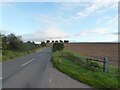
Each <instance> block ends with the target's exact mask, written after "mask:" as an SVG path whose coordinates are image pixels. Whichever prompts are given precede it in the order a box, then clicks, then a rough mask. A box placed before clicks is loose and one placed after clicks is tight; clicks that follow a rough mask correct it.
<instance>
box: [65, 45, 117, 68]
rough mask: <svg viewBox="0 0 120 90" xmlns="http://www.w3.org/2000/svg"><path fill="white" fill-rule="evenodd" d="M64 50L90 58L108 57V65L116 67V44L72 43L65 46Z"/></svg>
mask: <svg viewBox="0 0 120 90" xmlns="http://www.w3.org/2000/svg"><path fill="white" fill-rule="evenodd" d="M65 48H66V49H69V50H72V51H73V52H77V53H79V54H81V55H84V56H88V57H91V58H97V59H103V58H104V57H108V59H109V63H110V64H112V65H115V66H118V44H117V43H72V44H66V45H65Z"/></svg>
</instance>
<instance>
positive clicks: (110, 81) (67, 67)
mask: <svg viewBox="0 0 120 90" xmlns="http://www.w3.org/2000/svg"><path fill="white" fill-rule="evenodd" d="M71 55H72V59H74V60H75V59H77V60H78V57H77V56H78V55H77V56H76V54H75V53H72V52H70V51H66V50H64V51H60V52H54V53H53V54H52V62H53V65H54V67H56V68H57V69H58V70H59V71H61V72H63V73H66V74H67V75H69V76H70V77H72V78H74V79H76V80H78V81H80V82H83V83H86V84H88V85H90V86H92V87H94V88H118V72H117V68H113V67H110V68H109V70H110V69H111V70H112V71H111V72H107V73H106V74H104V73H103V72H102V71H99V70H92V69H89V68H85V66H84V65H81V64H78V63H77V62H74V61H72V60H70V59H69V58H66V57H65V56H70V57H71ZM81 58H82V57H80V56H79V60H81V61H82V62H85V61H84V59H83V58H82V59H81ZM81 61H80V62H81Z"/></svg>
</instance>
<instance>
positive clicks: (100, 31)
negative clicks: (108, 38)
mask: <svg viewBox="0 0 120 90" xmlns="http://www.w3.org/2000/svg"><path fill="white" fill-rule="evenodd" d="M107 33H108V32H107V30H106V29H104V28H97V29H93V30H83V31H81V32H80V33H78V34H75V36H81V35H82V36H85V35H90V34H107Z"/></svg>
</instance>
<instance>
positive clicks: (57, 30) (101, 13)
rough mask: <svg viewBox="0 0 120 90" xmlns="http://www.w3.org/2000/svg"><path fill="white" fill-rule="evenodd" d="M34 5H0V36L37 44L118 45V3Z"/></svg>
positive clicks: (115, 0) (9, 3)
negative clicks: (54, 42) (94, 43)
mask: <svg viewBox="0 0 120 90" xmlns="http://www.w3.org/2000/svg"><path fill="white" fill-rule="evenodd" d="M5 1H6V0H5ZM18 1H19V0H18ZM35 1H36V0H35ZM35 1H34V2H30V1H29V0H28V1H26V2H15V1H14V0H13V1H11V0H8V1H6V2H1V3H0V19H1V20H0V32H1V33H3V34H6V35H7V34H9V33H14V34H16V35H20V36H22V40H23V41H28V40H30V41H35V42H36V43H39V42H41V41H44V40H48V39H49V40H69V41H70V42H118V36H119V35H120V33H119V32H118V0H104V1H102V2H101V0H93V1H92V2H88V1H86V2H82V1H78V0H75V1H74V2H73V1H72V0H71V2H68V1H67V2H59V1H58V2H57V0H56V1H54V0H53V2H47V1H46V2H39V1H36V2H35Z"/></svg>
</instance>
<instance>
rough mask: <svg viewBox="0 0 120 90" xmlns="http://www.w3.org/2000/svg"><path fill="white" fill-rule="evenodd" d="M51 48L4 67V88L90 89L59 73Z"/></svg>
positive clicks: (5, 63)
mask: <svg viewBox="0 0 120 90" xmlns="http://www.w3.org/2000/svg"><path fill="white" fill-rule="evenodd" d="M50 60H51V48H45V49H43V50H42V51H38V52H35V53H33V54H29V55H26V56H23V57H20V58H17V59H16V60H12V61H9V62H4V63H3V65H2V70H3V71H2V72H3V73H2V74H3V75H2V87H3V88H90V86H88V85H86V84H83V83H80V82H78V81H76V80H73V79H72V78H70V77H69V76H67V75H65V74H63V73H61V72H59V71H58V70H57V69H55V68H54V67H53V66H52V63H51V61H50Z"/></svg>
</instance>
